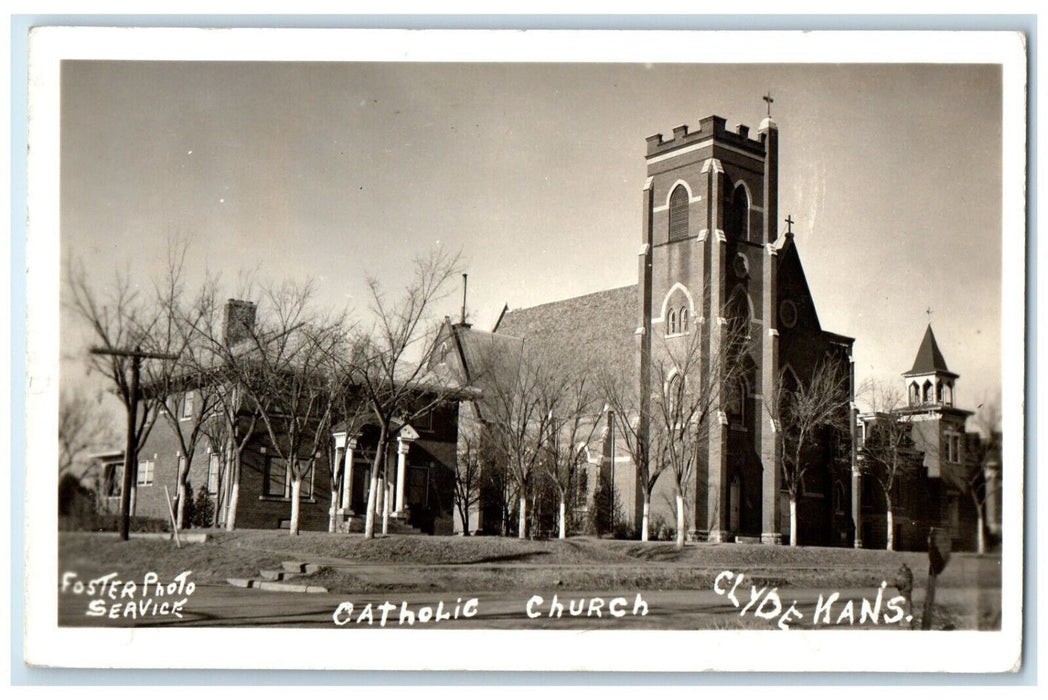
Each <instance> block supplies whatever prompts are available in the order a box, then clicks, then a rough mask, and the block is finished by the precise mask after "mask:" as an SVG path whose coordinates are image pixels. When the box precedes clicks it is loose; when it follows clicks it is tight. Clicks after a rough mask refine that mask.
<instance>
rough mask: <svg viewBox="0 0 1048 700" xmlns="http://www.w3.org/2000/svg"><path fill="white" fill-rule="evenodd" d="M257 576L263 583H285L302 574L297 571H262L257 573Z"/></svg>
mask: <svg viewBox="0 0 1048 700" xmlns="http://www.w3.org/2000/svg"><path fill="white" fill-rule="evenodd" d="M258 575H259V577H260V578H262V579H263V580H265V581H287V580H288V579H292V578H297V577H299V576H302V575H303V574H302V573H299V572H297V571H283V570H281V569H262V570H261V571H259V572H258Z"/></svg>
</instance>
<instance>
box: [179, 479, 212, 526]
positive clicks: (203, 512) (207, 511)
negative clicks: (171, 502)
mask: <svg viewBox="0 0 1048 700" xmlns="http://www.w3.org/2000/svg"><path fill="white" fill-rule="evenodd" d="M186 500H187V501H188V500H189V499H186ZM192 516H193V517H192V519H191V520H190V521H189V522H190V523H192V525H193V527H213V526H214V524H215V504H214V502H213V501H212V500H211V496H209V495H208V493H207V488H206V487H205V486H204V485H203V484H201V486H200V488H199V489H197V495H196V500H194V501H193V508H192Z"/></svg>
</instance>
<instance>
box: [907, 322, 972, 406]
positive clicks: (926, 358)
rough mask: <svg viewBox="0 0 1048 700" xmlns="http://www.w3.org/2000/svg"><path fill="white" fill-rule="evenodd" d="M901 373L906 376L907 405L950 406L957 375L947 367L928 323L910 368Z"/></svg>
mask: <svg viewBox="0 0 1048 700" xmlns="http://www.w3.org/2000/svg"><path fill="white" fill-rule="evenodd" d="M902 376H903V377H905V378H906V395H907V396H908V397H909V404H910V406H926V405H929V404H938V405H945V406H952V405H953V399H954V396H953V388H954V381H955V380H956V379H957V378H958V376H959V375H957V374H956V373H954V372H951V371H950V368H949V367H947V366H946V358H944V357H943V356H942V350H940V349H939V343H937V342H936V340H935V333H933V332H932V324H931V323H929V324H928V328H927V329H926V330H925V331H924V339H923V340H921V345H920V347H918V348H917V357H915V358H914V359H913V367H911V368H910V371H909V372H904V373H903V375H902Z"/></svg>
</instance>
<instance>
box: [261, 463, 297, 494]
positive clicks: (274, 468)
mask: <svg viewBox="0 0 1048 700" xmlns="http://www.w3.org/2000/svg"><path fill="white" fill-rule="evenodd" d="M290 476H291V475H290V474H288V468H287V462H286V461H284V460H282V459H279V458H277V457H270V458H269V459H267V460H266V473H265V475H264V478H263V481H264V482H265V484H264V485H263V487H264V491H263V493H265V494H266V495H267V496H269V497H270V498H290V497H291V478H290Z"/></svg>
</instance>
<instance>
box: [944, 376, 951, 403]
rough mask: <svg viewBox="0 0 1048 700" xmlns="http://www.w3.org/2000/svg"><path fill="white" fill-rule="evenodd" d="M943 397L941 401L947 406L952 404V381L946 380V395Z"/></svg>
mask: <svg viewBox="0 0 1048 700" xmlns="http://www.w3.org/2000/svg"><path fill="white" fill-rule="evenodd" d="M943 399H944V400H943V403H945V404H946V405H947V406H952V405H953V382H946V395H945V396H944V397H943Z"/></svg>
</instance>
